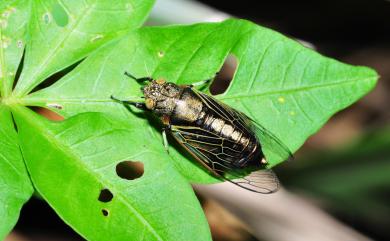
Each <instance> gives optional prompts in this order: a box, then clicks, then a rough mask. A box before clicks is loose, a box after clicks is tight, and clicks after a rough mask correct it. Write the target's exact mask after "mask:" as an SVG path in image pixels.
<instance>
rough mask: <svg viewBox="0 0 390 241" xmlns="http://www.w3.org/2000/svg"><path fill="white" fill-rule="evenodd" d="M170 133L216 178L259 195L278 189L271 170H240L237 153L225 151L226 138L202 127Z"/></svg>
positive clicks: (174, 128)
mask: <svg viewBox="0 0 390 241" xmlns="http://www.w3.org/2000/svg"><path fill="white" fill-rule="evenodd" d="M171 131H172V132H171V133H172V135H173V137H174V138H175V139H176V141H177V142H178V143H180V144H181V145H182V146H183V147H184V148H185V149H186V150H187V151H188V152H189V153H190V154H191V155H192V156H194V157H195V159H196V160H197V161H198V162H200V163H201V164H202V165H203V166H204V167H206V168H207V169H208V170H209V171H210V172H211V173H212V174H214V175H215V176H216V177H218V178H220V179H223V180H225V181H229V182H231V183H233V184H235V185H237V186H239V187H242V188H244V189H247V190H250V191H253V192H257V193H264V194H267V193H273V192H275V191H277V190H278V188H279V181H278V179H277V177H276V175H275V174H274V173H273V172H272V171H271V170H268V169H264V170H251V169H249V168H248V169H237V168H236V167H235V166H233V165H232V164H231V163H232V162H233V160H234V158H236V157H235V156H234V153H226V151H224V143H225V141H226V139H223V138H221V137H219V136H216V135H215V134H214V133H211V132H208V131H206V130H202V129H201V128H199V127H188V126H172V127H171Z"/></svg>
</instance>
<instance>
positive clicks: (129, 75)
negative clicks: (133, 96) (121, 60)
mask: <svg viewBox="0 0 390 241" xmlns="http://www.w3.org/2000/svg"><path fill="white" fill-rule="evenodd" d="M124 75H126V76H127V77H130V78H132V79H133V80H135V81H137V82H138V83H141V84H142V83H144V82H150V81H152V80H153V79H152V78H151V77H142V78H137V77H135V76H134V75H132V74H130V73H129V72H127V71H125V73H124Z"/></svg>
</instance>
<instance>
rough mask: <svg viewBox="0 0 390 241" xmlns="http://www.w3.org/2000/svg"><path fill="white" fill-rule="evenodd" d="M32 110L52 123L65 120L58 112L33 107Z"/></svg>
mask: <svg viewBox="0 0 390 241" xmlns="http://www.w3.org/2000/svg"><path fill="white" fill-rule="evenodd" d="M48 107H49V106H48ZM30 109H31V110H33V111H35V112H36V113H38V114H40V115H41V116H43V117H45V118H46V119H48V120H51V121H63V120H64V117H63V116H61V115H59V114H57V113H56V112H54V111H52V110H49V109H46V108H42V107H35V106H32V107H30ZM56 109H58V108H56Z"/></svg>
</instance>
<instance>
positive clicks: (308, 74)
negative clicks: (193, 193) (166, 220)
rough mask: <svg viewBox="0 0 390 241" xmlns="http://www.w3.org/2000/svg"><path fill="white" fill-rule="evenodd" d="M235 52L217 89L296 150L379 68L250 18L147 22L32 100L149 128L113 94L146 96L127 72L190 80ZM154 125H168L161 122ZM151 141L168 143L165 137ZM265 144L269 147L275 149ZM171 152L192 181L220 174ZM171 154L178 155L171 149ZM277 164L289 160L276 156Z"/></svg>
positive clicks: (360, 92)
mask: <svg viewBox="0 0 390 241" xmlns="http://www.w3.org/2000/svg"><path fill="white" fill-rule="evenodd" d="M229 54H233V55H234V56H235V57H236V58H237V60H238V68H237V70H236V73H235V75H234V79H233V80H232V82H231V84H230V86H229V88H228V89H227V91H226V92H225V93H223V94H221V95H218V96H216V98H218V99H220V100H221V101H222V102H224V103H227V104H229V105H231V106H232V107H234V108H236V109H238V110H240V111H243V112H244V113H246V114H247V115H249V116H250V117H252V118H253V119H254V120H256V121H257V122H258V123H260V124H261V125H263V126H264V127H265V128H266V129H268V130H270V131H271V132H272V133H273V134H274V135H276V136H277V137H278V138H279V139H280V140H281V141H282V142H283V143H285V144H286V145H287V147H288V148H289V149H290V150H291V151H295V150H297V149H298V148H299V147H300V146H301V145H302V144H303V143H304V141H305V140H306V139H307V138H308V137H309V136H310V135H312V134H313V133H315V132H316V131H317V130H318V129H319V128H321V126H322V125H324V124H325V122H326V121H327V120H328V119H329V118H330V117H331V116H332V115H333V114H334V113H336V112H337V111H340V110H341V109H343V108H345V107H347V106H348V105H351V104H352V103H354V102H355V101H357V100H358V99H359V98H361V97H362V96H364V95H365V94H366V93H368V92H369V91H370V90H371V89H372V88H373V87H374V86H375V83H376V79H377V74H376V73H375V71H373V70H372V69H369V68H366V67H357V66H351V65H347V64H344V63H340V62H338V61H336V60H333V59H330V58H326V57H324V56H321V55H320V54H318V53H316V52H314V51H312V50H310V49H307V48H305V47H304V46H302V45H300V44H299V43H297V42H295V41H293V40H291V39H288V38H286V37H285V36H283V35H281V34H279V33H276V32H274V31H272V30H269V29H267V28H263V27H260V26H257V25H255V24H253V23H250V22H248V21H243V20H227V21H225V22H222V23H205V24H196V25H192V26H168V27H147V28H142V29H140V30H138V31H137V32H133V33H130V34H128V35H126V36H125V37H123V38H122V39H120V40H117V41H114V42H111V43H110V44H108V45H106V46H104V47H103V48H101V49H100V50H99V51H97V52H95V53H94V54H93V56H90V58H88V59H87V60H86V61H85V62H83V63H82V64H81V65H80V66H79V67H77V68H76V69H75V70H74V71H72V72H71V73H70V74H69V75H67V76H66V77H64V78H63V79H61V80H60V81H58V82H57V83H55V84H54V85H52V86H50V87H49V88H47V89H43V90H41V91H38V92H36V93H32V94H31V95H30V96H27V97H26V98H25V100H24V101H25V102H26V103H28V104H31V105H38V106H44V107H49V108H50V107H53V106H54V107H55V106H56V105H60V106H61V107H62V109H61V110H59V109H55V108H52V109H53V110H54V111H58V112H59V113H61V114H62V115H64V116H72V115H75V114H77V113H82V112H86V111H100V112H105V113H108V114H110V115H112V116H116V117H117V118H119V119H123V120H126V121H128V122H129V123H137V126H138V127H139V128H138V129H137V131H139V132H141V133H145V132H147V131H149V129H150V125H151V124H153V123H155V122H154V121H153V120H152V119H151V117H150V116H149V115H142V114H141V115H140V114H138V112H137V110H134V113H130V112H128V111H127V110H126V109H125V108H124V107H123V106H120V105H118V104H117V103H114V102H112V101H111V99H110V95H112V94H113V95H115V96H116V97H118V98H122V99H139V97H140V96H141V95H142V93H141V91H140V89H139V88H140V86H139V85H138V84H137V83H136V82H135V81H133V80H131V79H129V78H127V77H125V76H124V75H123V73H124V71H129V72H130V73H132V74H133V75H135V76H137V77H144V76H152V77H153V78H155V79H157V78H164V79H166V80H168V81H172V82H176V83H179V84H190V83H194V82H197V81H199V80H204V79H208V78H211V77H213V76H214V75H215V73H217V72H218V71H219V69H220V68H221V66H222V64H223V62H224V60H225V58H226V57H227V56H228V55H229ZM154 126H155V127H156V128H155V132H156V133H158V132H160V128H161V126H159V125H154ZM149 142H153V143H156V144H157V143H160V144H161V143H162V140H161V138H154V139H152V140H150V141H149ZM269 148H272V147H268V146H266V147H264V152H265V153H266V155H267V153H269ZM171 156H172V157H173V160H174V162H175V165H176V167H177V168H178V170H179V171H180V172H181V173H182V174H183V175H184V176H186V177H187V179H189V180H190V181H195V182H209V181H213V178H212V177H211V176H210V175H208V174H207V173H206V172H205V171H204V170H203V169H202V168H201V167H199V166H198V165H197V164H196V163H194V162H193V161H188V160H186V159H188V155H186V153H184V152H182V151H181V150H180V148H178V147H177V146H176V147H174V148H172V147H171ZM165 160H166V161H172V158H171V157H169V156H168V155H165ZM268 161H269V163H270V167H272V166H274V165H276V164H278V163H280V162H281V161H283V160H279V159H275V158H272V157H270V158H269V160H268Z"/></svg>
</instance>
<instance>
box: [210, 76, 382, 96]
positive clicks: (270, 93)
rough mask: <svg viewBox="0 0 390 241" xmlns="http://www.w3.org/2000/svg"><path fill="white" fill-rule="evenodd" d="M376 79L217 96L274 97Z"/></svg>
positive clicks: (357, 79) (356, 79)
mask: <svg viewBox="0 0 390 241" xmlns="http://www.w3.org/2000/svg"><path fill="white" fill-rule="evenodd" d="M375 78H376V76H370V77H367V78H364V79H362V78H353V79H348V80H344V81H337V82H332V83H324V84H316V85H309V86H300V87H296V88H287V89H283V90H272V91H266V92H257V93H249V94H236V95H229V93H226V95H225V94H222V95H219V96H217V98H218V99H220V100H228V99H243V98H251V97H257V96H266V95H274V94H286V93H294V92H300V91H307V90H312V89H319V88H325V87H331V86H338V85H344V84H349V83H352V82H357V81H359V82H364V81H372V80H373V79H375Z"/></svg>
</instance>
